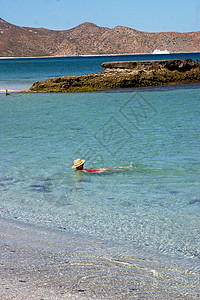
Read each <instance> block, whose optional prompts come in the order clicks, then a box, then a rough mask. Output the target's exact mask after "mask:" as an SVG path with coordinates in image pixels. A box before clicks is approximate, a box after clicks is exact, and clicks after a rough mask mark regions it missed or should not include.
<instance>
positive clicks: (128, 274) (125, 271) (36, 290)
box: [0, 219, 200, 300]
mask: <svg viewBox="0 0 200 300" xmlns="http://www.w3.org/2000/svg"><path fill="white" fill-rule="evenodd" d="M0 251H1V260H0V266H1V268H0V299H3V300H7V299H20V300H23V299H26V300H27V299H30V300H31V299H35V300H37V299H38V300H39V299H40V300H42V299H45V300H46V299H158V298H159V299H199V298H198V297H199V294H200V293H199V273H198V270H190V272H189V271H188V269H189V265H188V266H187V265H186V266H185V269H182V268H181V267H180V266H179V265H177V263H174V262H171V265H170V266H168V267H167V266H166V264H165V263H164V262H162V261H161V260H159V259H157V258H156V257H154V258H153V259H151V257H150V256H149V257H148V256H146V257H144V256H142V255H141V256H140V257H139V256H138V257H136V256H132V257H130V256H126V253H124V255H123V256H122V254H119V253H116V252H115V249H114V248H112V246H110V245H105V243H103V242H101V241H99V242H98V241H90V242H89V243H88V240H86V239H84V238H81V237H76V236H71V235H68V234H66V233H65V232H59V231H58V232H57V231H48V230H45V229H40V228H35V227H31V226H29V225H24V224H20V223H17V222H12V221H6V220H2V219H0ZM114 253H115V254H114Z"/></svg>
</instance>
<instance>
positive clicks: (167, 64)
mask: <svg viewBox="0 0 200 300" xmlns="http://www.w3.org/2000/svg"><path fill="white" fill-rule="evenodd" d="M101 66H102V68H103V69H104V70H105V72H102V73H93V74H87V75H82V76H68V77H58V78H51V79H46V80H45V81H43V82H35V83H34V84H33V85H32V87H31V88H30V89H29V91H28V92H86V91H97V90H107V89H122V88H135V87H149V86H158V85H166V84H182V83H193V82H200V64H199V63H198V61H193V60H192V59H177V60H161V61H160V60H157V61H156V60H153V61H130V62H106V63H103V64H102V65H101Z"/></svg>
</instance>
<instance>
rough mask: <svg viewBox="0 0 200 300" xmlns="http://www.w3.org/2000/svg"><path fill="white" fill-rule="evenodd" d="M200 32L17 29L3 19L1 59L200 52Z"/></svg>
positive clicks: (84, 27) (86, 26) (120, 28)
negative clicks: (166, 51) (154, 52)
mask: <svg viewBox="0 0 200 300" xmlns="http://www.w3.org/2000/svg"><path fill="white" fill-rule="evenodd" d="M199 35H200V32H187V33H179V32H160V33H151V32H142V31H138V30H135V29H133V28H128V27H124V26H116V27H114V28H107V27H99V26H97V25H95V24H92V23H88V22H86V23H83V24H81V25H78V26H76V27H74V28H72V29H69V30H48V29H45V28H30V27H21V26H15V25H13V24H10V23H8V22H6V21H5V20H3V19H1V18H0V57H2V56H5V57H10V56H19V57H29V56H74V55H104V54H134V53H151V52H152V51H153V50H155V49H160V50H165V49H167V50H169V51H170V52H172V53H176V52H200V39H199Z"/></svg>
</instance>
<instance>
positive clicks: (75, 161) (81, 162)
mask: <svg viewBox="0 0 200 300" xmlns="http://www.w3.org/2000/svg"><path fill="white" fill-rule="evenodd" d="M84 162H85V159H80V158H78V159H75V160H74V164H73V166H72V169H75V168H77V167H80V166H81V165H82V164H84Z"/></svg>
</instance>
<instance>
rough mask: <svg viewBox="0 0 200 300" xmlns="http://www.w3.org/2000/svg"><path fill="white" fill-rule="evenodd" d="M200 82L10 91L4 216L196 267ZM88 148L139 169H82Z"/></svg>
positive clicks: (3, 122) (4, 125) (1, 184)
mask: <svg viewBox="0 0 200 300" xmlns="http://www.w3.org/2000/svg"><path fill="white" fill-rule="evenodd" d="M84 59H85V58H84ZM13 84H14V83H13ZM199 91H200V89H199V85H192V86H190V85H189V86H186V87H185V86H180V87H179V88H169V87H167V88H161V89H154V88H153V89H148V90H133V91H129V92H122V91H115V92H114V93H108V92H99V93H72V94H20V93H18V94H17V93H14V94H12V95H11V96H9V97H6V96H5V95H4V94H1V95H0V108H1V109H0V132H1V143H0V165H1V168H0V197H1V204H0V216H1V217H3V218H7V219H12V220H17V221H21V222H23V223H28V224H32V225H37V226H39V227H43V228H50V229H56V230H62V231H63V232H68V233H72V234H76V235H78V236H81V237H85V238H89V239H90V238H92V239H93V240H101V241H105V242H109V243H112V244H113V245H115V246H116V248H118V249H120V250H119V252H121V253H123V251H124V252H126V253H128V254H129V255H131V254H132V253H133V252H134V253H146V254H148V255H152V256H153V255H166V257H168V259H169V261H170V260H171V259H177V260H178V261H179V262H180V261H181V263H182V264H183V265H184V264H185V263H186V260H187V259H189V260H190V267H191V266H192V267H191V268H192V269H195V270H197V269H198V266H199V259H200V243H199V241H200V151H199V150H200V118H199V112H200V101H199V100H200V94H199ZM79 157H80V158H85V159H86V163H85V167H86V168H97V167H117V166H127V165H129V166H132V168H131V169H130V170H129V171H126V172H113V173H107V174H79V173H78V174H77V172H75V171H73V170H72V169H71V166H72V162H73V160H74V159H76V158H79ZM138 255H139V254H138ZM169 261H168V263H169Z"/></svg>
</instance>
